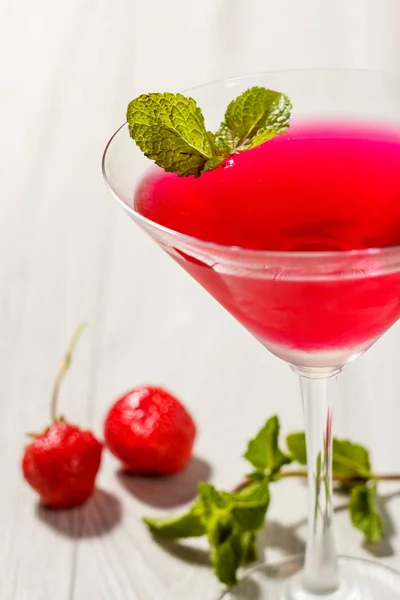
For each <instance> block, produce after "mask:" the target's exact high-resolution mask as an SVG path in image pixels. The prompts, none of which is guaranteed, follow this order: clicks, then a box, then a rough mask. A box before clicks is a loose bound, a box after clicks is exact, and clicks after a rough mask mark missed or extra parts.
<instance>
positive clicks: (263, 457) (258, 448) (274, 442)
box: [244, 416, 292, 476]
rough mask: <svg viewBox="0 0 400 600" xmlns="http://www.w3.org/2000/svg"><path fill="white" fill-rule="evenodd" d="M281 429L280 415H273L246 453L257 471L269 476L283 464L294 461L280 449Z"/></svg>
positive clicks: (251, 442)
mask: <svg viewBox="0 0 400 600" xmlns="http://www.w3.org/2000/svg"><path fill="white" fill-rule="evenodd" d="M279 429H280V426H279V420H278V417H276V416H275V417H271V419H269V420H268V421H267V423H266V424H265V425H264V427H263V428H262V429H261V430H260V431H259V432H258V434H257V435H256V437H255V438H254V439H252V440H251V441H250V442H249V444H248V446H247V450H246V453H245V455H244V458H246V459H247V460H248V461H249V462H250V463H251V464H252V465H253V466H254V467H255V468H256V469H257V471H261V472H263V473H266V474H267V475H269V476H272V475H274V474H275V473H277V472H278V471H279V470H280V468H281V467H282V466H283V465H287V464H289V463H290V462H292V459H291V458H290V457H289V456H287V455H286V454H284V453H283V452H282V451H281V450H280V449H279V446H278V438H279Z"/></svg>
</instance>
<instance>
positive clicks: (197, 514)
mask: <svg viewBox="0 0 400 600" xmlns="http://www.w3.org/2000/svg"><path fill="white" fill-rule="evenodd" d="M143 520H144V522H145V523H146V525H147V526H148V528H149V530H150V531H151V533H152V534H153V535H156V536H158V537H160V538H162V539H165V540H177V539H180V538H190V537H201V536H202V535H205V533H206V529H205V527H204V524H203V521H202V518H201V507H200V505H199V504H198V503H197V502H196V504H194V505H193V506H192V508H191V509H190V510H189V511H188V512H187V513H185V514H183V515H180V516H177V517H165V518H162V519H150V518H145V519H143Z"/></svg>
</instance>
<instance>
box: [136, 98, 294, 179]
mask: <svg viewBox="0 0 400 600" xmlns="http://www.w3.org/2000/svg"><path fill="white" fill-rule="evenodd" d="M290 111H291V104H290V101H289V99H288V97H287V96H285V95H284V94H280V93H279V92H275V91H273V90H267V89H265V88H262V87H253V88H250V89H249V90H247V91H245V92H244V93H243V94H241V95H240V96H239V97H238V98H236V99H235V100H232V102H231V103H230V104H229V106H228V108H227V110H226V113H225V118H224V121H223V122H222V124H221V126H220V128H219V130H218V132H217V133H216V134H213V133H211V132H209V131H207V129H206V126H205V122H204V116H203V113H202V111H201V109H200V108H199V107H198V106H197V104H196V102H195V100H193V98H189V97H186V96H183V95H182V94H171V93H164V94H160V93H152V94H143V95H141V96H139V97H138V98H136V99H135V100H132V102H130V103H129V105H128V109H127V115H126V118H127V122H128V127H129V133H130V136H131V138H132V139H133V140H134V141H135V142H136V144H137V145H138V146H139V148H140V149H141V150H142V152H143V153H144V154H145V156H147V157H148V158H150V159H151V160H154V162H155V163H156V164H157V165H158V166H159V167H162V168H163V169H164V170H165V171H168V172H172V173H176V174H177V175H179V176H181V177H186V176H193V177H199V176H200V175H201V174H202V173H205V172H207V171H211V170H213V169H215V168H216V167H218V166H219V165H220V164H221V163H222V162H223V161H224V160H225V159H226V158H228V157H229V156H230V155H231V154H232V153H234V152H238V151H244V150H249V149H250V148H254V147H255V146H258V145H260V144H262V143H264V142H265V141H267V140H268V139H271V138H272V137H274V136H276V135H278V134H280V133H283V132H284V131H286V130H287V129H288V127H289V119H290Z"/></svg>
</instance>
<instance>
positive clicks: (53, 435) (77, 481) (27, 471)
mask: <svg viewBox="0 0 400 600" xmlns="http://www.w3.org/2000/svg"><path fill="white" fill-rule="evenodd" d="M82 330H83V327H80V328H79V329H78V330H77V331H76V333H75V335H74V336H73V338H72V340H71V342H70V345H69V348H68V351H67V353H66V355H65V358H64V361H63V364H62V365H61V368H60V370H59V372H58V374H57V377H56V382H55V385H54V391H53V398H52V421H53V422H52V424H51V425H50V426H49V427H48V428H47V429H46V430H45V431H44V432H43V433H41V434H38V435H33V436H32V437H33V438H34V439H33V441H32V442H31V443H30V444H29V445H28V446H27V447H26V448H25V452H24V456H23V458H22V471H23V475H24V477H25V479H26V481H27V482H28V483H29V484H30V485H31V487H33V489H34V490H35V491H36V492H37V493H38V494H39V495H40V498H41V500H42V502H43V503H44V504H46V505H47V506H51V507H53V508H72V507H73V506H78V505H80V504H83V503H84V502H85V501H86V500H87V499H88V498H89V496H90V495H91V494H92V492H93V489H94V484H95V479H96V475H97V471H98V470H99V467H100V462H101V453H102V449H103V448H102V444H101V443H100V442H99V441H98V440H97V439H96V438H95V437H94V435H93V434H92V433H91V432H90V431H84V430H82V429H80V428H79V427H77V426H76V425H71V424H70V423H67V422H66V421H65V420H64V419H62V418H57V416H56V405H57V398H58V391H59V387H60V384H61V381H62V379H63V377H64V375H65V373H66V371H67V370H68V367H69V365H70V363H71V356H72V351H73V348H74V346H75V344H76V342H77V340H78V338H79V336H80V334H81V332H82Z"/></svg>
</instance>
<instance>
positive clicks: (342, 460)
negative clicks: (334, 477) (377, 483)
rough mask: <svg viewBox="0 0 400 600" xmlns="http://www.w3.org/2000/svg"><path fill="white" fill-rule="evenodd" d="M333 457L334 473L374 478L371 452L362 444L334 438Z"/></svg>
mask: <svg viewBox="0 0 400 600" xmlns="http://www.w3.org/2000/svg"><path fill="white" fill-rule="evenodd" d="M332 459H333V472H334V473H342V474H347V475H355V476H358V477H362V478H365V479H371V478H372V473H371V464H370V460H369V452H368V450H367V449H366V448H364V446H361V445H360V444H353V443H352V442H349V441H347V440H337V439H334V440H333V450H332Z"/></svg>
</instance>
